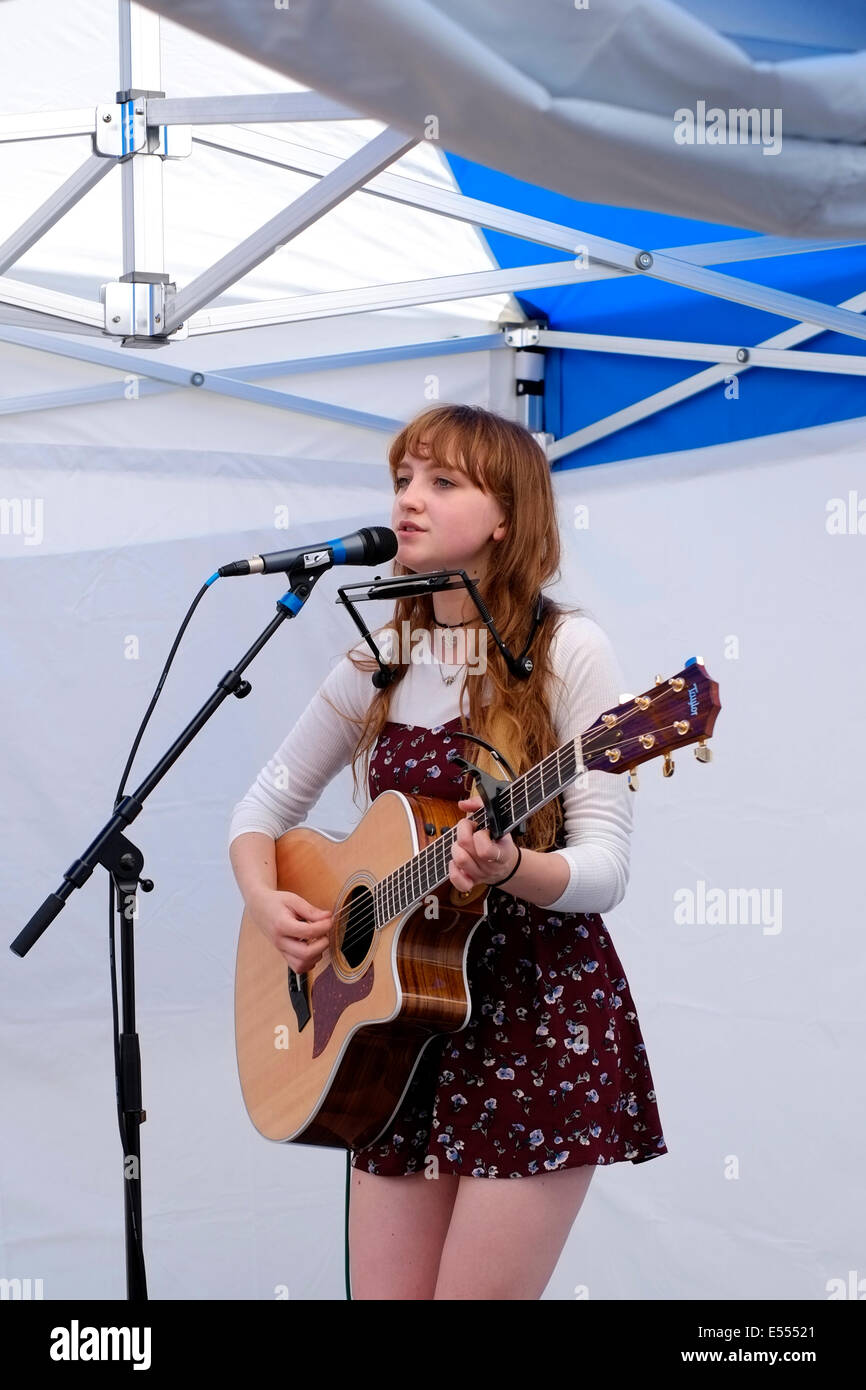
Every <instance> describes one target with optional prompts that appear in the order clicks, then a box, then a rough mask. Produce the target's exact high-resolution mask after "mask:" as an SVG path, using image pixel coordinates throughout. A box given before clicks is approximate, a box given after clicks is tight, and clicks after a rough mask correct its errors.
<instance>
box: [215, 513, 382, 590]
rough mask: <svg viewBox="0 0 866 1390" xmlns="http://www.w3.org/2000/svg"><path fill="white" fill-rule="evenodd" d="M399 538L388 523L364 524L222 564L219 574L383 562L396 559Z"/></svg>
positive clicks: (223, 576)
mask: <svg viewBox="0 0 866 1390" xmlns="http://www.w3.org/2000/svg"><path fill="white" fill-rule="evenodd" d="M398 547H399V541H398V540H397V536H396V535H395V533H394V532H393V531H392V530H391V529H390V528H389V527H388V526H364V527H362V529H361V530H360V531H353V532H352V534H351V535H350V536H341V537H340V538H339V539H338V540H333V541H323V542H322V544H321V545H299V546H296V547H295V549H294V550H273V551H271V553H270V554H269V555H252V556H250V558H249V560H234V561H233V562H232V563H231V564H230V565H221V566H220V568H219V569H218V570H217V574H218V575H219V576H220V578H221V579H231V578H233V577H234V576H235V575H239V574H274V573H276V572H278V571H281V570H284V571H285V572H286V573H287V574H292V573H294V571H295V570H313V569H318V570H326V569H330V568H331V566H332V565H382V564H385V562H386V561H388V560H393V558H394V556H395V555H396V554H397V550H398Z"/></svg>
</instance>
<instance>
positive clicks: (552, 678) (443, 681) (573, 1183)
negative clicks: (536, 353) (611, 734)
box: [230, 405, 667, 1299]
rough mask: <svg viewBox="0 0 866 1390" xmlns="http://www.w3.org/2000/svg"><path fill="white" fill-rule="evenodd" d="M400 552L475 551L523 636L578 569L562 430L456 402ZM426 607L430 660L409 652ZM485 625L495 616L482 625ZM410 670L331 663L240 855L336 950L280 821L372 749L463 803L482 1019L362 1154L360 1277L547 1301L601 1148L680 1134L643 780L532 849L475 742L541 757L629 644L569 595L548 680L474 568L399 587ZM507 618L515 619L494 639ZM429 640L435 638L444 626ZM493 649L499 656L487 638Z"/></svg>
mask: <svg viewBox="0 0 866 1390" xmlns="http://www.w3.org/2000/svg"><path fill="white" fill-rule="evenodd" d="M389 465H390V472H391V477H392V480H393V487H394V502H393V511H392V516H391V525H392V527H393V529H394V530H395V531H396V532H397V534H398V536H399V550H398V552H397V559H396V560H395V561H394V571H393V572H394V574H396V575H403V574H409V573H413V572H414V573H419V574H425V573H428V572H431V571H435V570H440V569H448V570H453V569H463V570H465V571H466V573H467V574H468V575H469V576H470V577H471V578H472V579H473V581H474V582H475V583H476V584H477V586H478V589H479V591H480V593H481V595H482V597H483V599H484V601H485V603H486V605H487V607H488V609H489V611H490V613H491V615H492V618H493V621H494V624H495V626H496V628H497V631H498V632H499V634H500V636H501V637H502V639H503V641H504V643H505V645H506V646H507V647H508V648H509V649H510V650H511V651H512V652H520V651H522V649H523V647H524V645H525V643H526V641H527V638H528V635H529V633H530V631H531V629H532V624H533V621H534V617H535V610H536V602H537V599H538V596H539V594H543V589H544V586H545V585H546V584H548V583H549V582H550V581H551V580H552V579H553V578H554V577H555V576H557V575H558V573H559V561H560V542H559V531H558V527H557V519H556V510H555V504H554V496H553V489H552V486H551V480H550V471H549V467H548V463H547V460H546V458H545V455H544V451H543V450H542V449H541V447H540V446H539V444H538V443H537V442H536V440H535V439H533V437H532V435H531V434H530V433H529V432H528V431H527V430H526V429H524V428H523V427H522V426H521V425H519V424H517V423H515V422H513V421H509V420H506V419H504V418H502V417H500V416H498V415H495V414H493V413H492V412H490V411H486V410H482V409H480V408H476V407H471V406H463V405H437V406H434V407H433V408H431V409H429V410H426V411H424V412H423V413H422V414H421V415H419V416H418V417H417V418H416V419H414V420H413V421H411V422H410V424H409V425H407V426H406V427H405V428H404V429H403V430H401V431H400V433H399V434H398V435H397V436H396V438H395V439H394V441H393V443H392V445H391V447H390V450H389ZM422 629H423V631H424V634H425V643H424V644H422V649H423V651H424V653H425V655H426V656H427V657H428V658H429V659H422V660H419V659H418V658H417V653H416V656H415V657H414V658H413V659H410V660H408V661H405V660H403V661H401V660H399V658H400V657H401V655H402V654H403V651H404V645H405V644H404V642H403V636H404V634H405V633H406V631H407V630H408V632H409V633H410V634H411V639H412V640H413V642H414V640H415V634H417V633H418V632H420V631H421V630H422ZM473 630H474V631H473ZM374 637H375V638H376V640H377V643H378V644H379V646H380V648H382V649H383V654H384V643H385V641H386V640H387V639H388V638H389V637H390V639H391V641H390V647H389V651H390V652H391V653H392V654H396V655H397V657H398V661H397V662H396V663H395V662H394V661H393V659H392V658H391V657H386V658H385V659H388V660H391V664H397V665H398V671H397V676H396V678H395V680H394V681H393V682H392V683H391V684H390V685H389V686H387V687H386V688H384V689H375V688H374V687H373V685H372V683H371V679H370V674H371V671H375V670H376V669H378V668H377V666H376V664H375V662H373V660H372V658H371V656H370V652H369V649H368V648H367V646H366V644H365V643H363V642H362V643H359V644H358V645H357V646H356V647H354V648H352V650H351V651H350V652H349V653H347V654H346V655H345V656H344V657H343V658H342V659H341V660H340V661H339V662H338V664H337V665H336V666H335V667H334V668H333V669H332V670H331V672H330V674H329V675H328V676H327V677H326V678H325V680H324V681H323V683H322V685H321V687H320V689H319V691H318V692H317V694H316V695H315V696H314V697H313V699H312V701H311V702H310V704H309V705H308V706H307V708H306V710H305V711H304V713H303V714H302V715H301V717H300V719H299V720H298V721H297V723H296V724H295V726H294V728H293V729H292V730H291V732H290V733H289V734H288V736H287V737H286V739H285V740H284V741H283V743H282V744H281V745H280V747H279V749H278V750H277V751H276V753H275V754H274V756H273V758H272V759H271V760H270V761H269V763H268V764H267V765H266V766H265V767H264V768H263V769H262V770H261V772H260V773H259V776H258V778H257V779H256V781H255V783H254V784H253V786H252V787H251V788H250V790H249V792H248V793H247V795H246V796H245V797H244V798H243V799H242V800H241V801H240V802H239V803H238V804H237V806H236V807H235V809H234V814H233V817H232V823H231V829H230V843H231V850H230V856H231V862H232V866H233V869H234V872H235V876H236V878H237V881H238V884H239V887H240V889H241V892H242V894H243V897H244V900H245V902H246V905H247V909H248V910H249V912H250V914H251V916H252V917H253V918H254V920H255V921H256V923H257V925H258V926H259V927H260V928H261V930H262V931H263V932H264V933H265V934H266V936H267V937H268V939H269V940H270V941H271V942H272V943H273V945H274V946H275V947H276V948H277V949H278V950H280V951H281V952H282V954H283V955H284V956H285V958H286V960H287V961H288V962H289V964H291V965H292V967H293V968H294V969H295V970H298V971H308V970H310V969H312V968H313V966H314V965H315V964H316V962H317V961H319V960H320V959H321V957H322V955H323V954H324V952H325V951H326V949H327V942H328V932H329V930H330V927H331V916H330V914H329V912H328V911H327V910H326V909H323V908H316V907H313V906H312V905H311V904H310V903H308V902H305V901H304V900H303V899H301V898H300V897H298V895H297V894H293V893H290V892H280V891H278V890H277V888H276V869H275V856H274V841H275V840H276V839H277V838H279V836H280V835H282V834H283V833H284V832H285V831H286V830H288V829H289V828H291V827H292V826H294V825H297V824H298V823H299V822H300V821H301V820H303V819H304V816H305V815H306V814H307V812H308V811H309V809H310V808H311V807H312V806H313V805H314V804H315V802H316V801H317V800H318V798H319V796H320V795H321V793H322V791H323V789H324V788H325V786H326V785H327V784H328V782H329V781H330V780H331V779H332V778H333V777H334V776H335V775H336V774H337V773H338V772H339V771H340V770H341V769H342V768H344V767H346V766H347V765H348V764H349V763H350V762H351V764H352V768H353V774H354V777H355V787H356V792H357V788H358V764H359V763H360V762H361V760H362V759H366V761H365V763H364V775H365V780H366V786H367V792H368V796H369V798H370V800H373V799H375V798H376V797H377V796H379V795H380V794H381V793H382V792H383V791H385V790H387V789H389V788H394V789H397V790H399V791H403V792H405V793H407V794H409V795H412V794H420V795H429V796H434V797H437V798H445V799H448V800H451V801H456V802H457V803H458V805H459V807H460V808H461V809H462V810H463V812H464V813H465V818H464V819H463V820H461V822H460V824H459V827H458V831H457V841H456V843H455V845H454V847H453V849H452V856H451V862H450V865H449V876H450V879H451V882H452V883H453V885H454V886H455V888H456V889H458V890H461V891H464V892H466V891H469V890H471V889H472V888H473V887H475V885H477V884H487V885H490V891H489V895H488V898H487V912H486V916H485V917H483V918H482V919H481V920H480V923H479V925H478V926H477V928H476V930H475V932H474V935H473V936H472V939H471V941H470V943H469V950H468V954H467V959H466V972H467V977H468V981H469V987H470V996H471V1000H472V1011H471V1016H470V1019H469V1022H468V1024H467V1025H466V1026H465V1028H463V1029H461V1030H459V1031H458V1032H456V1033H449V1034H445V1035H442V1036H441V1038H437V1039H434V1041H433V1042H431V1043H430V1044H429V1045H428V1046H427V1048H426V1049H425V1050H424V1052H423V1053H422V1055H421V1059H420V1061H419V1063H418V1066H417V1068H416V1070H415V1073H414V1075H413V1077H412V1080H411V1083H410V1085H409V1087H408V1089H407V1091H406V1093H405V1095H404V1097H403V1100H402V1102H401V1104H400V1107H399V1109H398V1111H397V1113H396V1114H395V1115H394V1118H393V1120H392V1121H391V1122H390V1124H389V1126H388V1128H387V1130H386V1131H385V1132H384V1133H383V1134H382V1135H380V1136H379V1138H378V1139H377V1140H376V1141H375V1142H374V1143H373V1144H371V1145H370V1146H369V1147H368V1148H366V1149H363V1150H357V1151H355V1152H354V1153H353V1154H352V1157H351V1164H352V1170H353V1171H352V1189H351V1200H350V1216H349V1249H350V1258H351V1286H352V1297H353V1298H354V1299H371V1298H372V1299H502V1298H504V1299H538V1298H540V1297H541V1294H542V1292H543V1291H544V1288H545V1286H546V1284H547V1282H548V1280H549V1278H550V1275H551V1272H552V1271H553V1268H554V1266H555V1265H556V1263H557V1261H558V1259H559V1256H560V1253H561V1251H562V1248H563V1246H564V1244H565V1241H566V1238H567V1236H568V1234H569V1231H570V1230H571V1227H572V1225H573V1223H574V1220H575V1217H576V1216H577V1213H578V1211H579V1210H580V1207H581V1204H582V1202H583V1199H584V1197H585V1195H586V1192H587V1189H588V1187H589V1183H590V1180H591V1178H592V1175H593V1173H594V1172H595V1170H596V1168H597V1167H599V1166H602V1165H605V1164H610V1163H619V1162H631V1163H644V1162H646V1161H647V1160H648V1159H652V1158H656V1157H658V1156H659V1155H661V1154H664V1153H666V1152H667V1146H666V1144H665V1140H664V1136H663V1134H662V1128H661V1122H660V1119H659V1112H658V1108H657V1105H656V1096H655V1090H654V1088H653V1079H652V1075H651V1072H650V1067H649V1062H648V1059H647V1055H646V1049H645V1047H644V1043H643V1038H642V1035H641V1030H640V1025H639V1022H638V1018H637V1013H636V1010H635V1005H634V1001H633V999H632V996H631V992H630V989H629V985H628V981H627V979H626V977H625V973H624V971H623V968H622V965H621V963H620V960H619V957H618V955H617V953H616V951H615V949H614V946H613V943H612V941H611V939H610V936H609V934H608V931H607V928H606V927H605V924H604V922H603V920H602V917H601V915H600V914H601V913H603V912H607V911H609V910H610V909H611V908H613V907H615V906H616V905H617V904H618V903H619V902H620V901H621V900H622V898H623V896H624V894H625V890H626V885H627V882H628V873H629V837H630V833H631V824H632V807H631V793H630V792H629V791H628V788H627V785H626V780H625V778H624V777H623V776H615V775H611V774H609V773H605V772H600V771H594V772H589V773H587V772H584V773H581V774H580V775H579V776H578V778H577V779H576V780H575V781H574V782H572V783H571V784H570V785H569V786H568V787H567V788H566V789H565V791H564V792H562V793H561V794H560V796H558V797H556V798H554V799H553V800H552V801H549V802H548V803H547V805H546V806H544V807H542V808H541V809H540V810H538V811H536V813H535V814H534V815H533V816H532V817H531V818H530V819H529V820H528V822H527V829H526V834H525V836H524V837H523V838H522V842H521V845H520V847H519V848H518V845H517V844H516V843H515V840H514V839H513V837H512V835H510V834H507V835H504V836H502V837H501V838H500V839H498V840H496V841H493V840H492V839H491V838H490V835H489V833H488V832H487V831H486V830H476V829H475V828H474V825H473V823H472V822H471V821H470V820H469V818H468V817H469V816H470V815H471V813H472V812H473V811H475V810H477V809H478V808H480V807H481V805H482V802H481V800H480V798H479V797H478V796H477V795H474V796H473V795H471V794H470V793H471V787H469V786H467V779H468V777H469V774H468V773H467V772H466V771H465V770H463V769H461V768H460V766H459V764H455V763H453V762H452V759H453V757H454V755H455V754H460V755H462V756H463V757H466V758H468V759H469V760H470V761H472V762H473V763H475V764H476V765H477V766H479V767H482V768H484V769H485V770H487V771H490V772H491V773H493V775H494V776H496V777H498V778H502V777H503V775H504V774H503V771H502V769H501V767H499V765H498V764H497V763H496V762H495V761H494V760H493V759H492V758H491V757H490V756H489V754H487V753H486V752H485V750H483V749H482V748H481V747H479V745H478V744H476V743H473V742H471V741H469V740H466V739H462V738H461V731H466V730H468V731H470V732H472V733H475V734H478V735H480V736H481V737H483V738H485V739H487V740H488V741H489V742H490V743H492V744H493V745H494V747H496V748H497V749H499V751H500V752H501V753H502V754H504V756H505V757H506V758H507V759H508V760H509V761H510V763H511V765H512V767H513V768H514V771H515V773H516V774H517V775H520V774H521V773H522V772H525V771H526V770H527V769H529V768H530V767H533V766H535V765H536V764H537V763H538V762H540V761H541V760H542V759H543V758H545V757H546V756H547V755H548V754H550V753H551V752H552V751H553V750H554V749H555V748H557V747H560V746H561V745H562V744H564V743H566V742H567V741H568V740H569V739H573V738H576V737H577V736H578V735H579V734H581V733H583V731H584V730H585V729H586V728H587V727H588V726H589V725H590V724H592V723H593V721H594V720H595V719H596V718H597V717H598V716H599V715H600V714H601V713H602V712H603V711H604V710H606V709H609V708H611V707H612V706H614V705H616V704H617V703H619V692H620V691H621V689H622V686H623V681H622V676H621V673H620V668H619V666H618V663H617V660H616V657H615V655H614V653H613V650H612V647H611V644H610V642H609V640H608V638H607V636H606V634H605V633H604V631H603V630H602V628H601V627H600V626H599V625H598V624H597V623H596V621H595V620H594V619H593V618H592V617H591V616H590V615H588V614H587V613H584V612H581V611H579V610H577V609H568V608H565V607H562V606H561V605H559V604H558V603H555V602H554V601H553V600H551V599H549V598H548V597H547V596H546V595H543V609H542V619H541V623H540V626H539V627H538V629H537V631H536V633H535V636H534V639H533V642H532V648H531V655H532V660H533V670H532V672H531V675H530V676H529V678H528V679H526V680H519V679H516V678H515V677H513V676H512V675H511V673H510V672H509V670H508V667H507V665H506V663H505V661H504V659H503V658H502V655H501V653H500V652H499V650H498V648H497V647H496V644H495V643H494V641H493V640H492V638H490V634H489V632H488V631H487V628H486V625H485V624H484V622H483V621H482V619H481V618H480V616H479V614H478V612H477V610H476V608H475V605H474V603H473V601H472V598H471V596H470V594H469V593H468V591H467V590H465V589H464V588H460V589H455V590H450V591H448V592H438V593H432V594H425V595H423V596H421V597H417V598H402V599H399V600H398V601H397V604H396V608H395V612H394V616H393V619H392V622H391V623H389V624H386V625H385V626H384V628H382V629H379V630H378V631H377V632H374ZM487 638H489V639H490V640H485V639H487ZM427 639H429V640H427ZM479 654H482V656H483V659H479Z"/></svg>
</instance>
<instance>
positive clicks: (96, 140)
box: [93, 92, 192, 159]
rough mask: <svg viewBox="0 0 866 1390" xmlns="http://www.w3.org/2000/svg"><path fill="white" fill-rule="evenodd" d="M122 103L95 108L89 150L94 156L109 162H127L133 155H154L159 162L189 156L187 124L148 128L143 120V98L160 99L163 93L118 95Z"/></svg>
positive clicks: (189, 141) (189, 128) (144, 105)
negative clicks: (90, 147) (157, 157)
mask: <svg viewBox="0 0 866 1390" xmlns="http://www.w3.org/2000/svg"><path fill="white" fill-rule="evenodd" d="M118 96H119V97H121V98H123V100H120V101H118V102H117V103H115V104H114V105H111V104H108V103H104V104H103V105H101V106H97V108H96V131H95V134H94V137H93V147H94V150H95V152H96V153H97V154H102V155H106V156H107V157H109V158H111V159H128V158H129V156H130V155H133V154H158V155H160V156H161V157H162V158H163V159H186V157H187V155H190V154H192V126H191V125H173V126H167V125H151V124H149V123H148V117H147V97H148V96H154V97H163V96H165V93H164V92H149V93H147V94H144V93H138V94H137V95H131V94H129V93H126V92H119V93H118Z"/></svg>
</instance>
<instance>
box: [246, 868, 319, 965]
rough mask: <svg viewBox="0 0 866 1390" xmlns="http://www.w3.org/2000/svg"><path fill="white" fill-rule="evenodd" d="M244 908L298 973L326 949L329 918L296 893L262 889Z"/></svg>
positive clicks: (315, 960) (312, 963)
mask: <svg viewBox="0 0 866 1390" xmlns="http://www.w3.org/2000/svg"><path fill="white" fill-rule="evenodd" d="M247 911H248V912H249V914H250V916H251V917H252V919H253V921H254V922H255V924H256V926H257V927H258V928H259V930H260V931H262V932H263V933H264V935H265V936H266V937H267V939H268V941H270V943H271V945H272V946H274V947H275V948H276V949H277V950H278V951H279V953H280V955H281V956H283V957H284V958H285V959H286V961H287V962H288V964H289V965H290V966H291V967H292V969H293V970H294V971H295V973H296V974H298V975H304V974H306V972H307V971H309V970H312V968H313V966H314V965H316V963H317V962H318V961H320V960H321V959H322V956H323V955H324V954H325V951H326V950H327V948H328V935H329V933H330V930H331V922H332V917H331V914H330V912H328V911H327V910H326V909H325V908H323V907H314V906H313V905H312V903H308V902H307V900H306V898H302V897H301V896H300V895H299V894H298V893H287V892H283V891H282V890H281V889H279V888H262V889H259V891H258V892H257V893H255V895H254V896H253V897H252V898H250V899H247Z"/></svg>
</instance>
